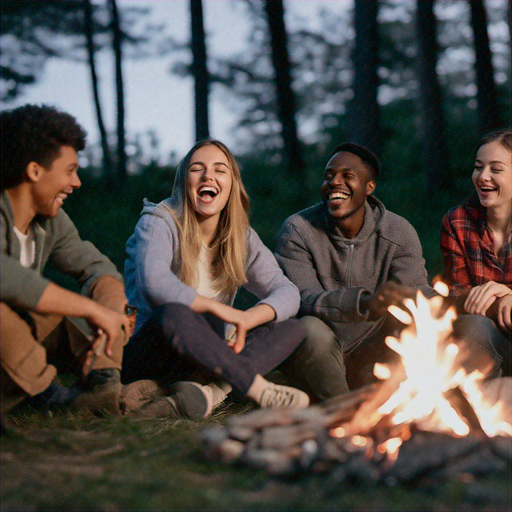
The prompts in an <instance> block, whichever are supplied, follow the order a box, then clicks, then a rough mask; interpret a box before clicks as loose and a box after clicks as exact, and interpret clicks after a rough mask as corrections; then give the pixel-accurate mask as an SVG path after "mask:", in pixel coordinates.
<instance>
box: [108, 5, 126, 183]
mask: <svg viewBox="0 0 512 512" xmlns="http://www.w3.org/2000/svg"><path fill="white" fill-rule="evenodd" d="M109 2H110V8H111V14H112V35H113V47H114V58H115V70H116V94H117V175H118V177H119V179H120V180H124V178H125V177H126V175H127V169H126V151H125V138H126V136H125V126H124V85H123V54H122V49H121V45H122V39H123V33H122V31H121V24H120V20H119V13H118V10H117V4H116V0H109Z"/></svg>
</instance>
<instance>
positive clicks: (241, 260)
mask: <svg viewBox="0 0 512 512" xmlns="http://www.w3.org/2000/svg"><path fill="white" fill-rule="evenodd" d="M210 145H211V146H216V147H217V148H219V149H220V150H221V151H222V152H223V153H224V154H225V155H226V158H227V159H228V163H229V168H230V169H231V173H232V177H233V179H232V185H231V192H230V195H229V198H228V202H227V204H226V206H225V207H224V209H223V210H222V212H221V214H220V217H219V224H218V226H217V229H216V231H215V234H214V236H213V239H212V242H211V244H210V248H211V249H214V250H215V255H214V257H213V261H212V277H213V288H214V289H215V290H216V291H218V292H220V293H221V294H222V297H223V298H227V297H229V296H230V295H231V294H232V293H234V292H236V290H237V289H238V288H239V287H240V286H241V285H243V284H244V283H246V282H247V277H246V267H247V236H248V228H249V195H248V194H247V192H246V190H245V188H244V185H243V183H242V177H241V174H240V169H239V167H238V164H237V163H236V160H235V157H234V156H233V154H232V153H231V151H230V150H229V149H228V148H227V147H226V146H225V145H224V144H223V143H222V142H220V141H218V140H213V139H206V140H202V141H199V142H197V143H196V144H195V145H194V147H193V148H192V149H191V150H190V151H189V152H188V153H187V154H186V156H185V158H183V160H182V161H181V162H180V164H179V165H178V168H177V169H176V177H175V180H174V187H173V191H172V196H171V199H170V208H171V213H172V215H173V217H174V219H175V221H176V224H177V225H178V230H179V234H180V250H179V268H180V270H179V277H180V279H181V280H182V281H183V282H184V283H185V284H188V285H189V286H193V287H196V286H197V285H198V271H197V267H198V256H199V252H200V250H201V237H200V234H199V223H198V221H197V217H196V214H195V212H194V210H193V208H192V203H191V200H190V194H189V190H188V172H189V167H190V160H191V158H192V155H193V154H194V152H195V151H197V150H198V149H199V148H202V147H204V146H210Z"/></svg>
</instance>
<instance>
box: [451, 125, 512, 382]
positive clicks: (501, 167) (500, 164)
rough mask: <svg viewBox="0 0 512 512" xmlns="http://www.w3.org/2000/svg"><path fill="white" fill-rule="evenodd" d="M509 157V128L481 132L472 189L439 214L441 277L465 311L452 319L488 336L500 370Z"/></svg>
mask: <svg viewBox="0 0 512 512" xmlns="http://www.w3.org/2000/svg"><path fill="white" fill-rule="evenodd" d="M511 160H512V131H511V130H510V129H508V130H502V131H497V132H492V133H489V134H487V135H485V136H484V137H483V138H482V139H481V140H480V142H479V143H478V146H477V153H476V158H475V166H474V170H473V175H472V180H473V184H474V185H475V189H476V193H475V194H474V195H473V196H472V197H471V198H469V199H468V200H467V201H466V202H465V203H463V204H462V205H460V206H457V207H455V208H453V209H451V210H450V211H449V212H448V213H447V214H446V215H445V216H444V218H443V225H442V230H441V251H442V253H443V256H444V261H445V268H444V277H445V280H447V281H448V282H449V283H450V292H451V294H452V295H453V296H454V297H456V303H457V305H458V309H459V312H460V313H465V314H466V315H464V316H463V317H461V318H459V321H458V323H459V324H461V325H462V324H463V327H464V329H463V330H464V331H465V332H464V335H463V336H462V337H464V338H466V339H467V338H468V336H469V338H472V339H475V340H476V338H477V337H482V338H483V339H487V340H491V343H492V345H493V347H490V348H489V350H490V351H491V353H492V351H493V349H495V350H496V351H497V353H498V354H497V355H498V359H499V358H501V359H503V364H502V368H503V370H504V372H505V373H506V374H510V341H511V333H512V252H511V237H512V161H511ZM477 315H480V318H479V317H478V316H477ZM496 324H497V325H496ZM461 325H459V327H460V326H461ZM492 356H493V358H494V359H495V360H496V354H494V353H492Z"/></svg>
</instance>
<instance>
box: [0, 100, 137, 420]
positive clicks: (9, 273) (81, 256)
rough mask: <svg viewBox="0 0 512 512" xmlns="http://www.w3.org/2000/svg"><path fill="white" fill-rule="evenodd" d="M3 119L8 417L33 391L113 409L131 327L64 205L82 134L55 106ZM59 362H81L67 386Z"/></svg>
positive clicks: (44, 401) (64, 366) (2, 321)
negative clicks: (73, 284)
mask: <svg viewBox="0 0 512 512" xmlns="http://www.w3.org/2000/svg"><path fill="white" fill-rule="evenodd" d="M0 117H1V129H2V133H1V137H2V156H1V159H2V170H1V172H2V182H1V198H0V209H1V219H0V220H1V267H0V271H1V276H0V298H1V303H0V307H1V310H0V313H1V318H0V329H1V331H0V361H1V398H2V402H1V412H2V418H3V415H4V413H5V412H6V411H8V410H9V409H10V408H12V407H13V406H14V405H16V404H17V403H19V402H21V401H23V400H24V399H27V398H28V399H29V401H30V402H31V403H32V404H33V405H34V406H37V407H42V408H52V407H66V406H73V407H76V408H83V409H87V410H91V411H93V412H103V411H110V412H113V413H116V412H117V411H118V400H119V394H120V388H121V385H120V373H119V370H120V369H121V359H122V351H123V345H124V343H125V342H126V338H127V332H128V329H129V324H128V319H127V317H126V315H124V314H123V313H124V308H125V305H126V303H127V301H126V297H125V293H124V285H123V281H122V277H121V275H120V274H119V273H118V272H117V270H116V268H115V266H114V265H113V264H112V263H111V262H110V261H109V260H108V258H107V257H105V256H104V255H102V254H101V253H100V252H99V251H98V250H97V249H96V248H95V247H94V246H93V245H92V244H91V243H90V242H85V241H83V240H81V239H80V237H79V235H78V232H77V230H76V228H75V226H74V225H73V223H72V221H71V220H70V218H69V217H68V216H67V215H66V213H65V212H64V211H63V210H62V209H61V207H62V205H63V203H64V201H65V200H66V198H67V197H68V196H69V195H70V194H72V193H73V192H74V191H75V190H76V189H77V188H79V187H80V185H81V183H80V179H79V177H78V158H77V151H80V150H82V149H83V148H84V147H85V136H86V134H85V132H84V130H83V129H82V128H81V127H80V126H79V125H78V124H77V123H76V121H75V119H74V118H73V117H72V116H70V115H69V114H66V113H64V112H59V111H58V110H56V109H54V108H53V107H49V106H35V105H25V106H23V107H19V108H16V109H14V110H10V111H3V112H2V113H1V114H0ZM47 262H50V263H51V264H52V266H53V267H54V268H55V269H56V270H58V271H60V272H62V273H64V274H67V275H70V276H71V277H73V278H75V279H76V281H77V282H78V284H79V285H80V286H81V287H82V290H83V292H84V295H80V294H77V293H73V292H71V291H68V290H66V289H64V288H61V287H60V286H58V285H56V284H54V283H52V282H51V281H49V280H48V279H46V278H45V277H43V276H42V270H43V269H44V267H45V265H46V263H47ZM71 317H74V318H75V320H73V319H72V318H71ZM76 318H81V319H84V320H86V321H87V323H88V324H89V326H90V327H91V328H92V330H91V331H90V332H86V331H87V325H86V324H84V325H83V326H82V327H80V326H79V324H78V323H77V322H76ZM83 327H85V330H84V328H83ZM93 340H94V341H93ZM102 340H104V341H105V349H104V350H102V349H101V347H100V346H99V345H100V342H101V341H102ZM100 349H101V350H100ZM93 352H94V353H95V355H94V356H93ZM96 353H97V354H96ZM57 370H62V371H66V372H71V371H75V370H76V371H77V372H78V373H79V374H80V375H81V377H82V380H81V382H80V384H79V385H76V386H74V387H71V388H63V387H62V386H60V385H59V384H58V383H57V381H55V380H54V378H55V376H56V374H57Z"/></svg>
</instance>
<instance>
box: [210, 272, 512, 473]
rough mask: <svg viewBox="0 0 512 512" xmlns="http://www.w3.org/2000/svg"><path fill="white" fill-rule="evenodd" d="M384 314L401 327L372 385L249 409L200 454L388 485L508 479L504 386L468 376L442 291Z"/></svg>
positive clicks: (511, 445) (510, 386)
mask: <svg viewBox="0 0 512 512" xmlns="http://www.w3.org/2000/svg"><path fill="white" fill-rule="evenodd" d="M435 288H436V290H437V291H438V293H439V294H440V295H439V296H436V297H433V298H431V299H426V298H425V297H424V296H423V295H422V294H421V292H418V294H417V296H416V300H412V299H406V300H405V301H404V309H401V308H398V307H394V306H390V308H389V311H390V313H391V314H393V315H394V316H395V317H397V318H398V319H399V320H400V321H401V322H402V323H403V324H405V325H406V327H405V328H404V329H403V330H402V332H401V335H400V338H395V337H391V336H390V337H388V338H387V339H386V344H387V345H388V347H390V348H391V349H392V350H393V351H395V352H396V353H397V354H398V355H399V356H400V363H399V364H398V365H395V366H390V365H385V364H382V363H377V364H375V368H374V374H375V376H376V377H377V378H378V379H380V381H381V382H380V383H378V384H372V385H369V386H365V387H363V388H360V389H357V390H355V391H352V392H350V393H348V394H346V395H343V396H340V397H336V398H333V399H330V400H327V401H325V402H323V403H321V404H318V405H315V406H311V407H309V408H307V409H304V410H296V411H290V410H263V409H260V410H256V411H253V412H251V413H248V414H245V415H241V416H238V417H235V418H232V419H231V420H230V421H229V422H228V424H227V426H226V427H219V428H214V429H209V430H207V431H205V432H204V439H205V454H206V455H207V456H208V457H210V458H213V459H216V460H218V459H220V460H221V461H223V462H225V463H240V464H244V465H249V466H251V467H256V468H260V469H264V470H266V471H268V472H269V473H271V474H275V475H292V474H297V473H300V472H305V471H313V472H325V471H332V470H334V469H335V470H336V471H337V472H338V473H339V478H340V479H341V480H344V479H357V480H362V481H372V482H375V481H383V482H386V483H397V482H411V481H415V480H418V479H421V478H424V477H426V476H443V477H445V476H448V477H451V476H456V475H460V474H479V473H481V472H484V473H489V472H493V471H506V470H508V469H509V468H510V462H511V459H512V437H511V436H512V424H511V398H512V393H511V391H512V379H510V378H501V379H494V380H488V381H486V380H485V374H484V373H483V372H482V371H481V370H473V371H469V372H468V371H466V370H464V369H463V366H462V364H461V362H462V361H463V360H464V359H465V358H467V357H468V356H470V354H465V353H463V351H461V349H460V348H459V346H458V344H456V340H453V339H452V322H453V321H454V319H455V318H456V313H455V310H454V309H453V308H451V307H448V308H447V306H446V300H445V298H444V297H445V296H446V295H447V287H446V285H444V283H442V282H439V283H437V284H436V286H435Z"/></svg>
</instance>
